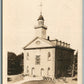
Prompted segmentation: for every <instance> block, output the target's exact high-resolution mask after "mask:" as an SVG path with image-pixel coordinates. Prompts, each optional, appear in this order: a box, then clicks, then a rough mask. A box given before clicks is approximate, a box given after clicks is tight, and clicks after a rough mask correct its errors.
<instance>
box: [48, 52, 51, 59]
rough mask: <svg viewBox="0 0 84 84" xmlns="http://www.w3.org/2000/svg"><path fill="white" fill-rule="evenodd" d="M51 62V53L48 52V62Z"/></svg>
mask: <svg viewBox="0 0 84 84" xmlns="http://www.w3.org/2000/svg"><path fill="white" fill-rule="evenodd" d="M50 60H51V53H50V52H48V61H50Z"/></svg>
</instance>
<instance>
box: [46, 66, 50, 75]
mask: <svg viewBox="0 0 84 84" xmlns="http://www.w3.org/2000/svg"><path fill="white" fill-rule="evenodd" d="M47 75H50V67H48V71H47Z"/></svg>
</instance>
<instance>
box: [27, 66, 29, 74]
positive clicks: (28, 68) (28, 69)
mask: <svg viewBox="0 0 84 84" xmlns="http://www.w3.org/2000/svg"><path fill="white" fill-rule="evenodd" d="M27 73H28V74H29V67H28V66H27Z"/></svg>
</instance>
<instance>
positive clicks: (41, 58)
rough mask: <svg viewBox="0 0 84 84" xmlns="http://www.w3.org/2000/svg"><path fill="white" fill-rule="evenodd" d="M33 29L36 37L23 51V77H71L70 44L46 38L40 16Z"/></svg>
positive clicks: (71, 59)
mask: <svg viewBox="0 0 84 84" xmlns="http://www.w3.org/2000/svg"><path fill="white" fill-rule="evenodd" d="M37 21H38V25H37V26H36V27H35V34H36V37H35V38H34V39H33V40H32V41H30V42H29V43H28V44H27V45H26V46H25V47H24V48H23V49H24V75H25V76H26V77H34V78H37V77H42V78H43V77H46V78H47V77H48V78H51V79H56V78H59V77H67V76H72V75H73V70H72V69H73V57H74V51H75V50H74V49H72V48H70V44H68V43H66V42H63V41H59V40H58V39H54V40H50V37H49V36H48V37H47V38H46V32H47V26H45V25H44V21H45V20H44V17H43V15H42V14H40V16H39V18H38V19H37Z"/></svg>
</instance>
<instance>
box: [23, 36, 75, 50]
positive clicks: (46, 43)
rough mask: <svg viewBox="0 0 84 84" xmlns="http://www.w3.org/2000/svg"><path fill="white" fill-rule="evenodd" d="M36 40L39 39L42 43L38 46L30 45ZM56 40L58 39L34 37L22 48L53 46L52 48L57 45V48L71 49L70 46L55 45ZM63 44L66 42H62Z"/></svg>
mask: <svg viewBox="0 0 84 84" xmlns="http://www.w3.org/2000/svg"><path fill="white" fill-rule="evenodd" d="M37 40H39V41H41V43H43V44H42V45H41V46H38V45H37V46H34V45H32V44H33V43H35V44H36V42H35V41H37ZM56 41H58V40H57V39H56V40H48V39H43V38H39V37H36V38H34V39H33V40H32V41H31V42H29V43H28V44H27V45H26V46H25V47H24V48H23V49H37V48H47V47H53V48H54V47H59V48H64V49H69V50H73V49H71V48H70V47H65V46H62V45H57V44H56ZM58 42H61V41H58ZM62 43H64V42H62ZM64 44H67V43H64ZM31 45H32V46H31ZM67 45H68V44H67Z"/></svg>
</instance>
